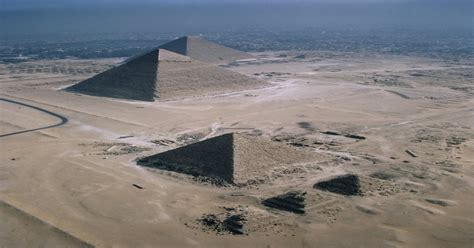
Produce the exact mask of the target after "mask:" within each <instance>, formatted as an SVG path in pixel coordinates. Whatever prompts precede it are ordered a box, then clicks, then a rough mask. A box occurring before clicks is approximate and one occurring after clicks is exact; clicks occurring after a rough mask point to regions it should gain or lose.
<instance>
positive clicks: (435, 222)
mask: <svg viewBox="0 0 474 248" xmlns="http://www.w3.org/2000/svg"><path fill="white" fill-rule="evenodd" d="M253 56H254V57H255V58H256V60H248V61H241V62H236V63H231V64H230V65H228V66H227V67H226V69H229V70H232V71H234V72H238V73H241V74H244V75H247V76H249V77H256V78H258V79H261V80H266V81H267V82H269V84H268V85H267V86H265V87H262V88H256V89H245V90H237V91H233V92H226V93H222V94H212V95H209V94H203V95H200V94H199V92H197V93H195V94H193V95H192V96H189V95H186V96H185V97H184V98H182V99H177V100H172V99H170V100H164V101H155V102H143V101H131V100H125V99H114V98H109V97H97V96H89V95H83V94H76V93H71V92H69V91H65V90H64V89H65V88H67V87H69V86H71V85H73V84H75V83H78V82H80V81H82V80H84V79H87V78H90V77H92V76H94V75H96V74H97V73H99V72H102V71H105V70H107V69H110V68H112V67H113V66H116V65H118V64H119V63H120V62H121V61H123V60H122V59H103V60H56V61H36V62H25V63H18V64H1V65H0V92H1V95H0V111H1V112H0V113H1V115H0V118H1V119H0V144H1V155H0V161H1V163H0V216H1V219H2V220H4V221H2V222H0V246H2V247H40V246H44V247H66V246H67V247H91V246H95V247H472V246H473V242H474V219H473V216H474V209H473V207H472V206H473V204H474V194H472V192H473V190H474V166H473V165H474V130H473V128H474V115H473V113H474V97H473V96H474V81H473V80H474V79H473V77H474V75H473V65H472V62H471V61H455V62H453V61H443V60H436V59H428V58H419V57H406V56H389V55H377V54H351V53H333V52H306V53H303V52H286V51H285V52H266V53H255V54H253ZM226 133H246V134H245V135H249V136H251V137H256V138H259V139H265V140H266V141H265V142H274V143H275V144H278V145H284V146H289V147H292V149H297V150H298V151H300V152H302V153H310V154H311V155H312V156H314V159H312V160H310V161H286V162H285V163H282V164H281V165H280V166H271V168H269V169H268V170H266V175H265V177H264V178H265V180H261V181H256V183H254V184H246V185H233V184H226V185H219V184H215V183H214V182H212V181H208V180H202V178H201V177H196V176H193V175H189V174H183V173H180V172H179V171H173V170H161V169H159V168H150V167H146V166H141V165H138V164H137V160H138V159H141V158H144V157H148V156H153V155H155V154H158V153H162V152H165V151H169V150H173V149H176V148H179V147H182V146H185V145H190V144H197V143H195V142H200V141H203V140H207V139H209V138H212V137H216V136H219V135H222V134H226ZM280 156H281V154H280ZM243 157H245V156H243ZM249 158H252V157H251V156H250V157H249ZM256 159H260V157H256ZM249 162H252V163H253V162H254V161H249ZM293 162H295V163H293Z"/></svg>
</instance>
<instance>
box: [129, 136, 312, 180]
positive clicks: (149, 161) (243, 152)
mask: <svg viewBox="0 0 474 248" xmlns="http://www.w3.org/2000/svg"><path fill="white" fill-rule="evenodd" d="M312 158H314V157H313V155H312V154H310V153H307V152H304V151H302V150H300V149H297V148H294V147H291V146H288V145H284V144H280V143H276V142H273V141H270V140H266V139H264V138H260V137H255V136H249V135H246V134H236V133H229V134H224V135H221V136H217V137H214V138H210V139H207V140H204V141H200V142H197V143H194V144H190V145H187V146H183V147H180V148H177V149H174V150H170V151H166V152H163V153H159V154H156V155H153V156H150V157H145V158H142V159H140V160H139V162H138V164H140V165H144V166H148V167H155V168H159V169H166V170H173V171H178V172H182V173H186V174H191V175H195V176H196V175H200V176H208V177H214V178H220V179H223V180H225V181H227V182H229V183H234V184H245V183H247V182H248V181H249V180H252V179H255V178H258V177H262V176H265V175H267V174H268V173H269V172H270V171H271V169H272V168H274V167H277V166H284V165H286V166H287V165H291V164H294V163H298V162H304V161H309V160H311V159H312Z"/></svg>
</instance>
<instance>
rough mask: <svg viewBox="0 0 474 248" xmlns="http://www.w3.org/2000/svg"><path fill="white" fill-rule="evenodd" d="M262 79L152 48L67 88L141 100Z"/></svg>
mask: <svg viewBox="0 0 474 248" xmlns="http://www.w3.org/2000/svg"><path fill="white" fill-rule="evenodd" d="M266 84H267V83H266V82H265V81H262V80H259V79H256V78H252V77H249V76H245V75H243V74H240V73H237V72H233V71H229V70H226V69H224V68H221V67H219V66H216V65H212V64H207V63H204V62H201V61H197V60H193V59H191V58H189V57H187V56H183V55H180V54H176V53H174V52H170V51H167V50H165V49H156V50H153V51H151V52H149V53H146V54H144V55H141V56H139V57H136V58H134V59H132V60H130V61H128V62H126V63H124V64H122V65H120V66H117V67H115V68H112V69H110V70H107V71H105V72H103V73H100V74H98V75H96V76H94V77H92V78H89V79H86V80H85V81H82V82H80V83H78V84H76V85H73V86H71V87H69V88H67V90H69V91H74V92H79V93H84V94H88V95H96V96H105V97H115V98H124V99H132V100H141V101H154V100H155V99H160V100H169V99H179V98H185V97H193V96H202V95H210V94H217V93H223V92H231V91H239V90H244V89H249V88H256V87H259V86H263V85H266Z"/></svg>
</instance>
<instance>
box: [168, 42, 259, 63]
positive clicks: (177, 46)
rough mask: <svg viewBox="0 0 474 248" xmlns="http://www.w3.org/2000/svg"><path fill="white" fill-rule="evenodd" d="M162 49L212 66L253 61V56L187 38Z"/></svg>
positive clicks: (169, 43) (170, 43)
mask: <svg viewBox="0 0 474 248" xmlns="http://www.w3.org/2000/svg"><path fill="white" fill-rule="evenodd" d="M160 48H163V49H166V50H169V51H172V52H175V53H179V54H181V55H185V56H188V57H190V58H192V59H195V60H199V61H203V62H206V63H211V64H224V63H229V62H233V61H236V60H239V59H251V58H254V56H253V55H251V54H248V53H245V52H242V51H238V50H235V49H232V48H229V47H225V46H221V45H219V44H216V43H213V42H210V41H207V40H205V39H202V38H198V37H191V36H185V37H181V38H179V39H176V40H173V41H171V42H168V43H166V44H164V45H161V46H160Z"/></svg>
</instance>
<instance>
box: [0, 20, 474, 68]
mask: <svg viewBox="0 0 474 248" xmlns="http://www.w3.org/2000/svg"><path fill="white" fill-rule="evenodd" d="M183 35H195V36H200V35H202V36H204V37H206V38H207V39H209V40H211V41H215V42H218V43H220V44H223V45H226V46H229V47H232V48H235V49H239V50H243V51H248V52H263V51H283V50H294V51H338V52H357V53H380V54H392V55H412V56H422V57H432V58H443V59H450V60H454V61H456V60H460V59H469V58H472V56H473V53H474V43H473V42H472V40H473V33H472V32H470V31H469V30H452V31H449V32H446V31H444V32H439V31H438V32H434V31H430V30H404V29H400V30H397V29H390V30H388V29H382V28H381V29H372V30H354V29H334V30H325V29H307V30H293V31H279V32H275V31H274V30H271V31H270V30H266V29H263V28H262V29H254V30H241V31H228V32H208V33H204V34H199V33H197V34H196V33H194V34H193V33H191V34H189V33H159V34H146V35H141V34H120V35H117V34H89V35H80V36H79V35H76V36H75V35H51V36H38V35H35V36H34V38H33V37H28V36H27V35H24V36H21V35H18V36H14V37H12V36H9V37H7V38H5V37H3V38H2V39H3V40H2V41H1V44H2V45H0V61H1V62H4V63H16V62H22V61H31V60H42V59H65V58H79V59H97V58H114V57H129V56H132V55H134V54H137V53H140V52H143V51H145V50H148V49H151V48H154V47H157V46H159V45H161V44H163V43H165V42H168V41H170V40H172V39H174V38H176V37H179V36H183Z"/></svg>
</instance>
